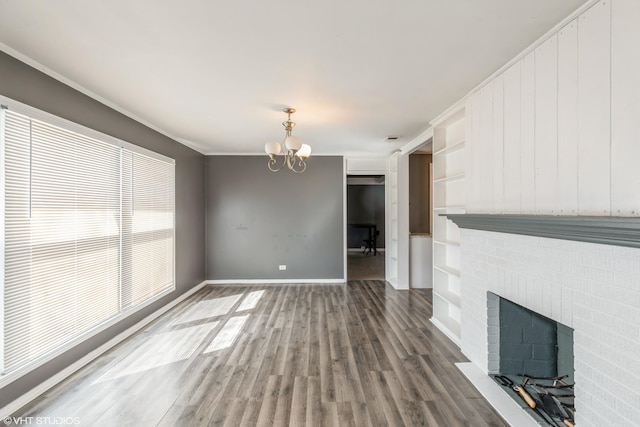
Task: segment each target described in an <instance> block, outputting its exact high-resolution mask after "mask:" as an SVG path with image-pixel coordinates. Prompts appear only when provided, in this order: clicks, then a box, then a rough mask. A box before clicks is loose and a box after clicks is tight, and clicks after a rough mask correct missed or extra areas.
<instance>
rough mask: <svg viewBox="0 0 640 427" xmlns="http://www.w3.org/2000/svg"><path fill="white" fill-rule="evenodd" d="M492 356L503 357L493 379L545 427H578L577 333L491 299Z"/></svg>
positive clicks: (524, 310) (498, 298)
mask: <svg viewBox="0 0 640 427" xmlns="http://www.w3.org/2000/svg"><path fill="white" fill-rule="evenodd" d="M487 301H488V306H489V312H488V315H489V318H491V319H494V320H493V321H491V322H489V323H490V324H489V335H490V336H493V337H494V338H493V340H492V341H491V344H490V349H489V350H490V353H493V354H494V355H496V356H497V357H498V364H497V367H498V369H497V371H494V372H492V373H491V375H490V376H491V377H492V378H493V379H494V380H495V381H496V382H497V383H498V384H499V385H500V386H501V388H502V389H503V390H504V391H506V392H507V393H508V394H509V395H510V396H511V397H512V398H513V399H514V400H516V401H517V402H518V403H519V404H520V406H521V407H522V408H523V410H525V411H527V412H529V413H530V415H531V416H532V417H533V418H534V419H535V420H536V421H537V422H538V423H539V424H541V425H544V426H562V425H564V426H572V425H573V424H574V423H575V421H574V420H575V416H574V387H575V385H574V378H573V374H574V367H573V363H574V362H573V359H574V357H573V329H571V328H569V327H567V326H565V325H563V324H561V323H558V322H556V321H554V320H552V319H549V318H547V317H545V316H542V315H540V314H538V313H536V312H534V311H532V310H529V309H527V308H525V307H522V306H520V305H518V304H516V303H514V302H511V301H509V300H507V299H505V298H502V297H500V296H498V295H496V294H494V293H491V292H488V293H487Z"/></svg>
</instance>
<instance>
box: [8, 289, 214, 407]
mask: <svg viewBox="0 0 640 427" xmlns="http://www.w3.org/2000/svg"><path fill="white" fill-rule="evenodd" d="M206 285H207V282H206V281H205V282H202V283H200V284H198V285H196V286H194V287H193V288H191V289H189V290H188V291H187V292H185V293H183V294H182V295H180V296H179V297H177V298H176V299H174V300H173V301H171V302H169V303H168V304H166V305H164V306H162V307H160V308H159V309H158V310H156V311H154V312H153V313H151V314H150V315H148V316H147V317H145V318H144V319H142V320H141V321H139V322H138V323H136V324H135V325H133V326H131V327H130V328H128V329H126V330H125V331H123V332H121V333H119V334H118V335H116V336H115V337H113V338H111V339H110V340H109V341H107V342H106V343H104V344H102V345H101V346H100V347H98V348H96V349H95V350H93V351H91V352H90V353H88V354H86V355H85V356H84V357H82V358H81V359H79V360H76V361H75V362H74V363H72V364H71V365H69V366H67V367H66V368H65V369H63V370H62V371H60V372H58V373H57V374H55V375H53V376H52V377H50V378H49V379H47V380H46V381H43V382H42V383H40V384H38V385H37V386H36V387H34V388H32V389H31V390H29V391H28V392H26V393H25V394H23V395H22V396H20V397H19V398H17V399H15V400H14V401H13V402H11V403H9V404H8V405H6V406H5V407H3V408H1V409H0V418H1V419H4V418H5V417H8V416H10V415H11V414H13V413H15V412H16V411H17V410H19V409H20V408H22V407H23V406H25V405H26V404H28V403H29V402H31V401H32V400H34V399H36V398H37V397H38V396H40V395H41V394H43V393H45V392H46V391H47V390H49V389H50V388H51V387H53V386H55V385H57V384H58V383H60V382H61V381H63V380H64V379H66V378H67V377H69V376H70V375H72V374H73V373H75V372H76V371H78V370H79V369H81V368H82V367H84V366H85V365H87V364H88V363H90V362H92V361H93V360H95V359H96V358H97V357H98V356H100V355H102V354H103V353H105V352H106V351H108V350H110V349H111V348H113V347H115V346H116V345H118V344H120V343H121V342H122V341H124V340H125V339H127V338H129V337H130V336H131V335H133V334H135V333H136V332H138V331H139V330H140V329H142V328H144V327H145V326H146V325H148V324H149V323H151V322H153V321H154V320H156V319H157V318H158V317H160V316H162V315H163V314H164V313H166V312H167V311H169V310H171V309H172V308H173V307H175V306H176V305H178V304H179V303H181V302H182V301H184V300H185V299H187V298H188V297H190V296H191V295H193V294H195V293H196V292H198V291H199V290H200V289H202V288H204V287H205V286H206Z"/></svg>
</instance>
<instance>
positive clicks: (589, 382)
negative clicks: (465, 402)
mask: <svg viewBox="0 0 640 427" xmlns="http://www.w3.org/2000/svg"><path fill="white" fill-rule="evenodd" d="M460 240H461V263H462V265H461V272H462V294H461V307H462V319H461V320H462V346H461V347H462V350H463V352H464V353H465V355H466V356H467V357H468V358H469V359H470V360H471V361H472V362H473V363H474V364H475V365H477V366H478V367H480V369H482V370H483V371H484V372H485V373H489V372H496V370H498V368H499V365H498V363H499V360H498V357H497V356H496V354H495V352H491V351H490V348H491V347H492V346H494V345H495V343H496V342H497V339H498V337H497V336H495V335H494V333H493V332H490V331H492V329H491V328H490V323H491V322H494V320H491V317H490V316H489V315H490V312H491V307H492V305H493V304H496V303H497V302H496V301H494V300H492V299H491V298H488V292H491V293H493V294H496V295H498V296H501V297H503V298H506V299H508V300H509V301H512V302H514V303H516V304H519V305H521V306H523V307H526V308H528V309H529V310H531V311H534V312H536V313H539V314H541V315H542V316H545V317H547V318H550V319H553V320H554V321H556V322H559V323H561V324H563V325H566V326H568V327H569V328H572V329H573V330H574V366H575V383H576V388H575V395H576V399H575V405H576V425H578V426H580V427H583V426H594V427H595V426H606V425H615V426H636V425H638V423H639V422H640V389H639V388H638V384H640V249H637V248H630V247H621V246H615V245H609V244H597V243H586V242H579V241H570V240H562V239H554V238H545V237H536V236H527V235H519V234H506V233H501V232H493V231H482V230H475V229H467V228H463V229H461V239H460Z"/></svg>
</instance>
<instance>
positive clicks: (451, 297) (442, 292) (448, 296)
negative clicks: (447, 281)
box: [433, 288, 460, 306]
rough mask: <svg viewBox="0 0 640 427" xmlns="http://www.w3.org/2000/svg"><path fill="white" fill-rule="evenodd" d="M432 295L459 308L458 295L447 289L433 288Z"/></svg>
mask: <svg viewBox="0 0 640 427" xmlns="http://www.w3.org/2000/svg"><path fill="white" fill-rule="evenodd" d="M433 293H434V294H436V295H438V296H439V297H440V298H442V299H444V300H446V301H448V302H450V303H452V304H454V305H456V306H460V295H458V294H455V293H453V292H451V291H450V290H448V289H437V288H434V289H433Z"/></svg>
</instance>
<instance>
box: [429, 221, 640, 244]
mask: <svg viewBox="0 0 640 427" xmlns="http://www.w3.org/2000/svg"><path fill="white" fill-rule="evenodd" d="M441 215H442V216H446V217H447V218H448V219H450V220H451V221H453V222H454V223H455V224H456V225H457V226H458V227H460V228H468V229H473V230H484V231H495V232H498V233H509V234H523V235H527V236H538V237H548V238H551V239H562V240H575V241H578V242H589V243H599V244H603V245H616V246H627V247H632V248H640V217H612V216H546V215H497V214H496V215H489V214H441Z"/></svg>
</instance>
